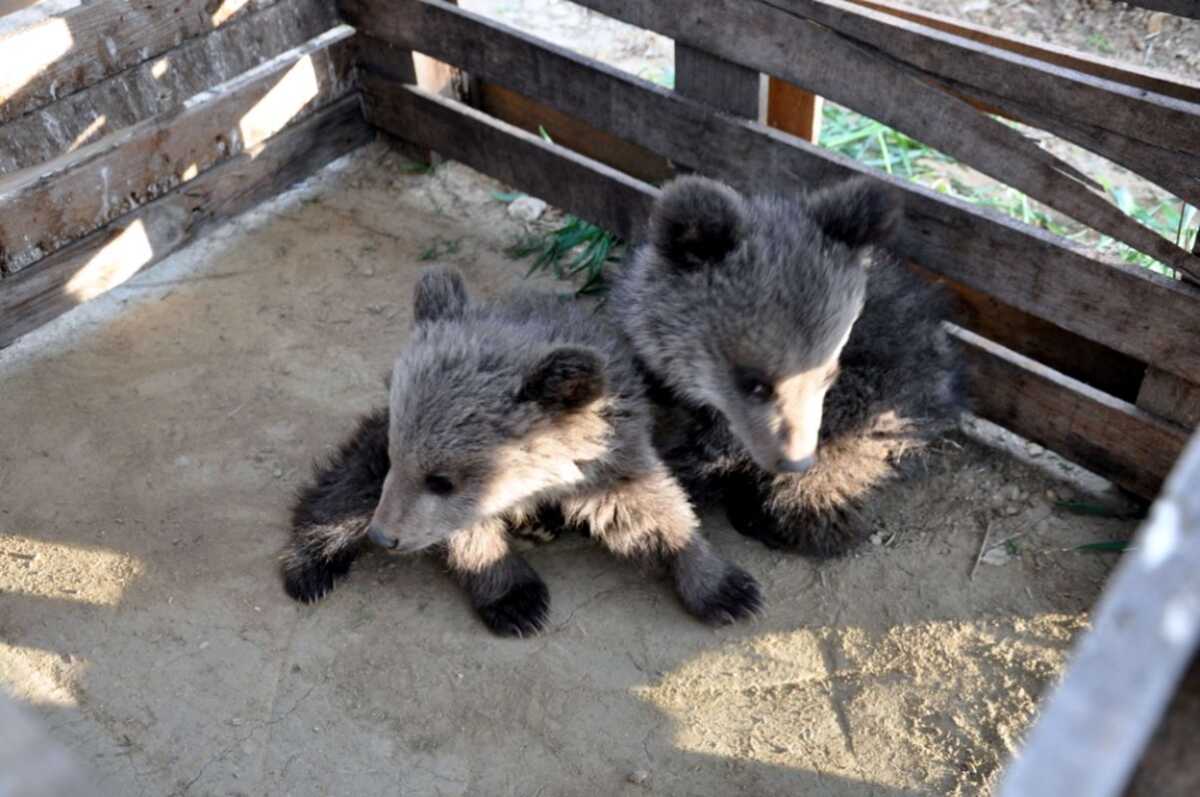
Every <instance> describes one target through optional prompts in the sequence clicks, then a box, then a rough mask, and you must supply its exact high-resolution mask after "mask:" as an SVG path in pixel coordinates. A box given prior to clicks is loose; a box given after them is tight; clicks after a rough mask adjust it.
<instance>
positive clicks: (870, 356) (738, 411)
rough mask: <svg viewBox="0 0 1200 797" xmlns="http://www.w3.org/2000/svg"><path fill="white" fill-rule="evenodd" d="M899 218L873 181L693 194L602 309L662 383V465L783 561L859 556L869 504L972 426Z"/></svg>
mask: <svg viewBox="0 0 1200 797" xmlns="http://www.w3.org/2000/svg"><path fill="white" fill-rule="evenodd" d="M898 218H899V209H898V207H897V204H896V201H895V198H894V197H893V196H892V195H891V193H890V192H889V191H887V190H886V189H884V188H882V187H881V186H879V185H878V184H876V183H873V182H871V181H867V180H865V179H855V180H849V181H846V182H844V183H841V184H838V185H835V186H833V187H830V188H828V189H825V190H822V191H817V192H815V193H811V194H808V195H802V196H794V197H785V196H760V197H745V196H742V195H741V194H739V193H738V192H737V191H735V190H734V189H732V188H730V187H728V186H726V185H724V184H721V183H718V182H715V181H713V180H708V179H704V178H699V177H685V178H681V179H678V180H676V181H674V182H673V183H671V184H670V185H668V186H667V187H666V188H664V190H663V192H662V194H661V196H660V198H659V200H658V201H657V203H656V204H655V207H654V210H653V212H652V216H651V220H650V224H649V228H648V235H647V238H646V241H645V242H644V243H643V244H642V245H641V246H640V247H639V248H638V249H637V250H636V252H635V253H634V255H633V257H632V258H631V261H630V263H629V264H628V266H627V267H626V268H625V269H624V270H623V272H622V273H621V274H620V275H619V277H618V281H617V285H616V287H615V289H614V295H613V296H612V298H611V300H610V301H609V303H608V306H609V307H610V308H613V310H612V311H611V312H613V313H614V314H615V315H616V317H617V319H618V323H619V324H620V326H621V327H622V328H623V329H624V330H625V332H626V334H627V335H628V336H629V338H630V339H631V341H632V344H633V346H634V348H635V349H636V350H637V354H638V358H639V363H640V365H641V366H642V368H643V371H644V374H645V376H646V378H647V380H648V382H650V383H651V386H652V389H651V395H652V396H653V397H655V400H656V402H657V403H658V420H657V424H656V446H657V448H658V450H659V452H660V454H661V456H662V457H663V459H664V460H666V462H667V464H668V465H669V466H670V467H671V470H672V472H673V473H674V474H675V475H676V477H677V478H679V479H680V480H681V482H682V483H683V484H684V485H685V487H686V488H687V489H688V492H689V494H690V495H691V496H692V498H693V500H696V501H702V500H707V499H720V500H722V501H723V502H724V504H725V507H726V510H727V512H728V515H729V518H730V521H731V522H732V523H733V525H734V526H735V527H736V528H737V529H738V530H739V531H740V532H742V533H743V534H746V535H748V536H751V537H755V538H757V539H760V540H762V541H763V542H764V543H766V544H768V545H770V546H772V547H781V548H789V549H793V550H796V551H799V552H802V553H807V554H812V555H825V556H828V555H835V554H840V553H843V552H845V551H847V550H849V549H850V548H852V547H854V546H855V545H856V544H858V543H860V542H862V540H863V539H865V537H866V536H868V535H869V533H870V530H869V528H868V526H867V523H866V522H865V521H864V518H863V517H862V515H861V512H860V509H861V507H862V506H863V504H864V502H865V501H867V500H869V499H870V497H871V494H872V493H873V492H874V491H875V490H877V489H878V488H880V487H882V486H883V485H885V484H887V483H889V482H891V481H893V480H895V479H896V478H897V477H898V476H901V475H903V474H904V473H906V472H907V471H908V470H910V469H909V468H907V467H906V466H907V465H908V464H910V463H911V462H912V461H913V458H914V457H915V456H916V455H917V454H919V453H920V452H921V451H922V449H923V448H925V447H926V445H927V444H928V443H929V442H930V441H931V440H933V439H935V438H936V437H938V436H939V435H941V434H942V433H944V432H945V431H946V430H948V429H949V428H951V427H953V426H954V425H955V424H956V422H957V418H958V416H959V414H960V412H961V410H962V390H961V388H960V381H961V380H960V373H961V364H960V361H959V354H958V352H957V351H956V349H955V348H954V347H953V345H952V343H951V341H950V339H949V336H948V335H947V334H946V332H945V330H944V329H943V327H942V324H941V321H942V319H943V318H944V316H945V313H946V309H947V307H946V304H945V302H944V299H943V297H942V296H941V294H940V293H939V292H938V291H937V290H935V289H934V288H932V287H931V286H928V285H926V284H925V283H923V282H922V281H920V280H919V279H918V278H917V277H915V276H914V275H912V274H911V273H910V272H909V271H908V270H907V269H905V268H904V267H903V266H902V265H901V264H900V263H899V262H898V261H897V259H896V258H895V257H893V256H892V255H890V254H889V253H888V252H887V250H886V246H887V244H888V242H889V241H890V239H891V236H892V233H893V231H894V229H895V227H896V224H897V222H898Z"/></svg>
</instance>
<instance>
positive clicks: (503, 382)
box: [368, 272, 611, 553]
mask: <svg viewBox="0 0 1200 797" xmlns="http://www.w3.org/2000/svg"><path fill="white" fill-rule="evenodd" d="M469 313H470V310H469V303H468V299H467V296H466V292H465V290H463V289H462V282H461V280H460V279H459V278H457V276H456V275H450V274H446V273H443V272H430V273H428V274H426V275H425V277H424V278H423V279H422V281H421V283H420V285H419V287H418V290H417V296H416V301H415V314H416V324H415V327H414V330H413V336H412V339H411V341H410V343H409V344H408V346H407V347H406V348H405V350H404V352H403V353H402V354H401V355H400V357H399V358H398V359H397V361H396V363H395V367H394V369H393V372H392V377H391V391H390V396H391V398H390V406H389V429H388V448H389V455H390V456H389V458H390V460H391V462H392V467H391V469H390V470H389V472H388V475H387V477H386V479H385V480H384V483H383V493H382V497H381V499H380V501H379V504H378V506H377V507H376V509H375V512H374V515H373V517H372V519H371V522H370V525H369V527H368V534H369V536H370V537H371V539H372V540H373V541H374V542H376V543H377V544H379V545H382V546H384V547H386V548H392V549H395V550H397V551H398V552H403V553H409V552H415V551H419V550H423V549H425V548H429V547H431V546H434V545H437V544H439V543H442V542H445V541H446V540H448V539H449V538H450V537H452V536H454V535H455V534H456V533H458V532H461V531H463V530H465V529H469V528H471V527H473V526H476V525H477V524H479V523H480V522H482V521H485V520H487V519H489V518H494V517H496V516H498V515H502V514H504V513H506V512H510V511H513V510H514V508H519V507H520V506H521V505H522V503H523V502H526V501H529V500H531V499H533V498H534V497H535V496H544V495H545V494H546V493H547V492H550V493H553V492H554V491H555V490H559V489H566V488H569V487H570V486H571V485H575V484H579V483H581V482H583V481H584V480H585V478H586V476H585V473H584V471H583V468H584V467H586V464H587V462H588V461H589V460H593V459H597V458H600V457H602V456H604V455H605V454H606V452H607V450H608V444H609V441H610V436H611V429H610V427H609V425H608V424H607V423H606V422H605V421H604V420H603V419H602V418H601V414H600V410H601V409H602V408H603V407H604V405H605V400H604V399H605V390H606V384H605V375H604V363H603V360H602V358H601V355H600V354H599V353H598V352H596V351H594V350H591V349H589V348H586V347H581V346H573V345H557V346H555V345H550V344H542V343H539V342H537V341H534V340H530V339H528V337H527V335H523V334H522V332H521V330H519V329H514V328H506V327H504V326H499V325H495V324H473V323H470V322H469V320H468V321H466V322H465V323H464V320H465V319H466V317H467V316H468V315H469Z"/></svg>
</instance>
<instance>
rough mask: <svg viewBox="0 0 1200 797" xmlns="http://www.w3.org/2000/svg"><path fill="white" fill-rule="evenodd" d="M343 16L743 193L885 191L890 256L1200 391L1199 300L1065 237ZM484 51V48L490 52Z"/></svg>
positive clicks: (535, 48)
mask: <svg viewBox="0 0 1200 797" xmlns="http://www.w3.org/2000/svg"><path fill="white" fill-rule="evenodd" d="M346 10H347V12H348V13H350V14H351V19H352V20H354V21H358V22H361V23H362V24H364V25H367V26H370V27H371V29H372V30H373V31H374V34H375V35H376V36H378V37H379V38H381V39H386V40H391V41H394V42H396V43H397V44H398V45H399V46H404V45H406V44H408V43H411V42H412V41H418V40H419V41H424V42H426V45H425V46H426V47H427V49H430V50H431V51H432V52H433V54H435V55H436V56H437V57H440V58H442V59H444V60H448V61H453V62H455V63H458V64H460V65H462V66H463V67H464V68H466V69H468V70H470V71H472V72H473V73H476V74H478V75H480V76H482V77H484V78H487V79H489V80H493V81H495V82H498V83H503V84H504V85H506V86H508V87H509V88H511V89H513V90H515V91H519V92H521V93H522V94H524V95H526V96H529V97H533V98H535V99H537V100H538V101H540V102H544V103H546V104H548V105H550V106H552V107H554V108H556V109H558V110H560V111H562V112H564V113H567V114H570V115H573V116H576V117H578V118H579V119H580V120H581V121H584V122H586V123H587V124H589V125H591V126H593V127H596V128H599V129H602V130H605V131H607V132H609V133H612V134H614V135H616V136H618V137H620V138H622V139H625V140H627V141H630V142H633V143H636V144H639V145H641V146H643V147H645V148H646V149H649V150H651V151H653V152H656V153H658V154H660V155H663V156H665V157H667V158H669V159H670V160H671V161H672V162H673V163H675V164H679V165H681V166H685V167H688V168H690V169H693V170H696V171H700V172H702V173H705V174H710V175H713V176H716V177H719V178H721V179H724V180H726V181H728V182H730V183H732V184H733V185H735V186H737V187H739V188H741V189H743V190H750V191H765V190H782V191H796V190H800V189H803V188H807V187H809V186H814V185H819V184H821V183H825V182H828V181H830V180H836V179H841V178H845V177H850V176H856V175H865V176H869V177H871V178H872V179H876V180H879V181H880V182H883V183H886V184H887V185H889V186H891V187H892V188H893V189H895V191H896V192H897V194H898V195H899V196H901V197H902V198H903V199H904V202H905V210H906V218H907V223H906V224H903V225H901V227H900V238H899V242H898V246H897V248H898V250H899V251H900V252H901V253H902V254H904V255H906V256H908V257H910V258H912V259H913V260H915V261H917V262H919V263H921V264H922V265H923V266H925V267H926V268H929V269H931V270H933V271H936V272H938V273H939V274H942V275H943V276H946V277H948V278H950V279H952V280H955V281H957V282H960V283H962V284H964V285H967V286H969V287H971V288H974V289H976V290H978V291H981V292H983V293H986V294H988V295H991V296H993V297H995V298H996V299H998V300H999V301H1001V302H1003V303H1004V304H1007V305H1010V306H1012V307H1015V308H1017V309H1019V310H1023V311H1025V312H1027V313H1030V314H1032V315H1035V316H1038V317H1040V318H1043V319H1046V320H1048V321H1051V322H1052V323H1054V324H1055V325H1056V326H1059V327H1062V328H1063V329H1066V330H1070V331H1071V332H1074V333H1076V334H1078V335H1081V336H1083V337H1085V338H1088V339H1091V340H1094V341H1096V342H1098V343H1102V344H1104V345H1106V346H1108V347H1110V348H1112V349H1115V350H1117V351H1120V352H1123V353H1124V354H1127V355H1129V356H1130V357H1133V358H1135V359H1137V360H1140V361H1142V362H1151V363H1155V364H1157V365H1158V366H1159V367H1161V368H1163V369H1164V370H1168V371H1170V372H1172V373H1175V374H1177V375H1180V376H1183V377H1185V378H1190V379H1192V380H1195V381H1200V343H1198V342H1197V341H1200V313H1198V312H1197V308H1198V307H1200V290H1197V289H1195V288H1193V287H1191V286H1188V285H1183V284H1181V283H1179V282H1177V281H1175V280H1169V279H1165V278H1163V277H1160V276H1158V275H1155V274H1152V273H1150V272H1148V271H1146V270H1144V269H1137V268H1134V267H1132V266H1125V265H1109V264H1107V263H1101V262H1098V261H1096V260H1092V259H1091V258H1089V257H1087V256H1086V255H1085V254H1084V253H1083V252H1082V250H1081V249H1080V248H1078V247H1077V246H1075V245H1074V244H1072V243H1071V242H1069V241H1067V240H1065V239H1062V238H1059V237H1057V236H1053V235H1050V234H1049V233H1046V232H1044V231H1042V230H1038V229H1035V228H1032V227H1029V226H1028V225H1023V224H1020V223H1019V222H1016V221H1014V220H1012V219H1010V218H1008V217H1006V216H1004V215H1002V214H999V213H997V212H994V211H991V210H988V209H985V208H980V207H977V206H973V205H970V204H968V203H966V202H963V201H961V200H956V199H951V198H947V197H945V196H942V195H940V194H938V193H937V192H935V191H932V190H930V189H927V188H924V187H922V186H919V185H917V184H915V183H911V182H908V181H906V180H903V179H900V178H893V177H891V176H888V175H885V174H882V173H880V172H878V171H875V170H872V169H869V168H867V167H865V166H863V165H862V164H859V163H856V162H854V161H852V160H850V159H849V158H845V157H842V156H840V155H837V154H836V153H831V152H829V151H828V150H824V149H821V148H820V147H814V146H812V145H809V144H807V143H805V142H803V141H800V140H798V139H796V138H795V137H792V136H789V135H786V134H783V133H780V132H778V131H774V130H771V129H769V128H764V127H762V126H760V125H756V124H754V123H751V122H746V121H739V120H737V119H735V118H733V117H730V116H726V115H722V114H718V113H713V112H712V109H711V108H709V107H708V106H705V105H702V104H700V103H696V102H693V101H691V100H688V99H686V98H684V97H681V96H679V95H678V94H677V93H676V92H672V91H669V90H667V89H663V88H662V87H660V86H655V85H654V84H651V83H649V82H647V81H643V80H639V79H637V78H634V77H631V76H629V75H627V74H625V73H623V72H620V71H619V70H616V69H613V68H612V67H609V66H606V65H604V64H600V63H598V62H596V61H593V60H591V59H587V58H584V57H582V56H579V55H577V54H575V53H572V52H570V51H567V50H565V49H563V48H559V47H555V46H554V45H550V44H547V43H544V42H541V41H539V40H537V39H534V38H533V37H530V36H528V35H526V34H524V33H521V32H519V31H515V30H512V29H510V28H507V27H505V26H503V25H500V24H498V23H495V22H493V21H491V20H487V19H484V18H482V17H479V16H477V15H473V14H470V13H469V12H466V11H463V10H462V9H457V8H451V7H449V6H445V5H444V4H439V3H436V2H422V3H419V4H412V3H409V4H407V6H406V8H405V10H406V12H407V13H404V14H397V13H395V11H396V4H395V3H380V2H377V1H376V0H355V2H353V3H348V4H347V6H346ZM479 41H488V42H489V47H488V48H487V51H486V53H485V52H484V51H482V50H481V48H479V47H478V46H477V45H476V44H475V43H476V42H479ZM363 55H364V58H367V59H371V58H375V57H377V56H376V54H375V53H373V52H364V54H363ZM480 168H484V169H486V166H483V167H480ZM547 198H550V197H547ZM1147 308H1154V310H1153V311H1152V312H1151V311H1148V309H1147Z"/></svg>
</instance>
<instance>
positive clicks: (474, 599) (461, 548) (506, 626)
mask: <svg viewBox="0 0 1200 797" xmlns="http://www.w3.org/2000/svg"><path fill="white" fill-rule="evenodd" d="M447 559H448V563H449V565H450V569H451V571H452V572H453V573H454V575H455V576H456V577H457V579H458V581H459V583H461V584H462V585H463V588H464V589H466V590H467V594H468V595H469V596H470V598H471V605H472V606H473V607H474V608H475V611H477V612H478V613H479V617H480V619H482V620H483V622H484V625H486V626H487V627H488V628H490V629H491V630H492V632H493V633H495V634H498V635H499V636H518V637H523V636H526V635H532V634H536V633H538V632H539V631H541V630H542V629H543V628H545V626H546V621H547V619H548V618H549V614H550V590H549V589H547V588H546V582H544V581H542V577H541V576H539V575H538V574H537V572H536V571H535V570H534V569H533V568H532V567H530V566H529V563H528V562H526V561H525V560H524V559H522V558H521V557H520V556H519V555H517V554H516V553H515V552H513V551H512V550H511V548H510V547H509V542H508V537H507V535H506V532H505V526H504V523H503V522H499V521H494V520H493V521H487V522H484V523H481V524H480V525H478V526H476V527H474V528H471V529H467V530H466V531H462V532H459V533H458V534H456V535H454V536H453V537H451V538H450V541H449V545H448V557H447Z"/></svg>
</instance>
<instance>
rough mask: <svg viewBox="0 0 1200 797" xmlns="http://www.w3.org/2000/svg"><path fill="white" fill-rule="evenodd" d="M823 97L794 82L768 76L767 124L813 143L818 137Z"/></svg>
mask: <svg viewBox="0 0 1200 797" xmlns="http://www.w3.org/2000/svg"><path fill="white" fill-rule="evenodd" d="M823 106H824V101H823V100H822V99H821V98H820V97H818V96H817V95H815V94H813V93H812V92H809V91H805V90H804V89H802V88H800V87H799V86H797V85H796V84H794V83H788V82H787V81H785V80H780V79H779V78H774V77H773V78H771V79H770V81H769V85H768V88H767V124H768V125H770V126H771V127H774V128H777V129H779V130H782V131H783V132H785V133H791V134H792V135H794V136H799V137H800V138H803V139H805V140H807V141H811V142H812V143H814V144H816V143H817V141H819V140H820V138H821V111H822V108H823Z"/></svg>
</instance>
